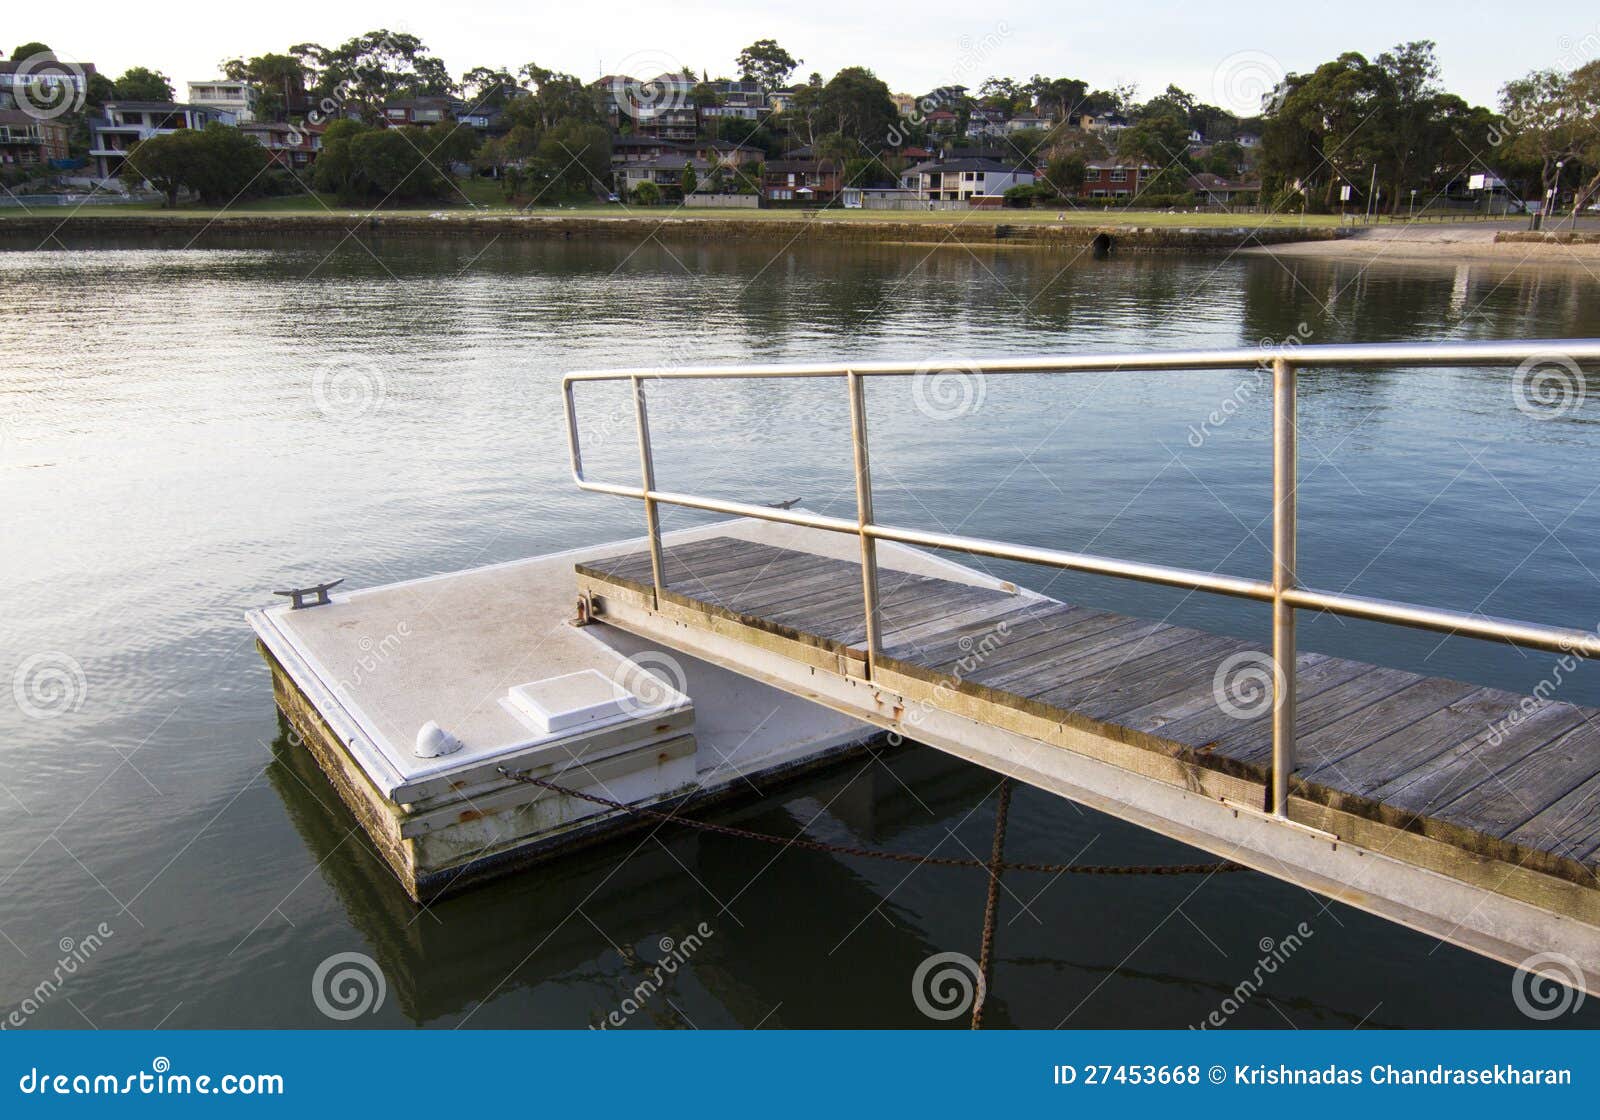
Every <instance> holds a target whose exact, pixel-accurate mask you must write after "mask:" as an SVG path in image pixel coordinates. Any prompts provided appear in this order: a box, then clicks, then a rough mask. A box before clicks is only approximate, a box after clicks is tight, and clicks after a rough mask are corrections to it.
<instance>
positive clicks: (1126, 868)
mask: <svg viewBox="0 0 1600 1120" xmlns="http://www.w3.org/2000/svg"><path fill="white" fill-rule="evenodd" d="M498 770H499V772H500V774H501V775H502V776H504V777H506V778H509V779H511V780H512V781H515V782H525V783H527V784H528V785H532V786H538V787H539V788H541V789H547V790H549V791H550V792H552V793H559V794H562V795H563V796H566V797H576V798H578V799H579V800H580V801H588V802H590V803H592V804H595V805H604V806H605V807H606V808H608V809H617V810H619V811H621V812H624V813H629V814H632V815H635V816H641V817H649V818H651V819H652V820H658V821H661V822H663V823H665V824H675V825H681V826H682V827H684V828H693V829H698V830H700V831H701V832H711V833H715V834H716V835H719V836H731V837H734V838H736V839H740V840H759V841H761V842H763V843H766V844H779V845H782V846H783V847H790V848H802V849H804V850H806V851H810V852H826V853H828V854H831V855H841V856H861V857H862V858H863V859H884V860H890V861H892V862H895V863H921V864H926V865H928V866H930V867H970V868H974V869H976V870H979V871H989V872H991V874H992V873H993V872H994V871H1037V872H1041V873H1043V874H1046V875H1217V874H1221V873H1222V872H1225V871H1243V870H1244V867H1243V866H1242V865H1240V864H1237V863H1232V862H1230V861H1227V860H1223V861H1221V862H1218V863H1157V864H1131V865H1124V864H1092V863H1011V862H1002V863H992V862H990V861H988V860H981V859H961V858H959V857H955V856H936V855H932V854H928V855H918V854H917V853H915V852H886V851H883V850H882V849H880V848H857V847H853V846H851V845H849V844H828V843H824V842H823V841H821V840H807V839H804V838H802V837H799V836H774V835H773V834H771V833H768V832H752V831H750V830H749V829H745V828H735V827H733V826H732V825H726V824H715V823H713V822H711V821H702V820H696V819H694V818H693V817H682V816H678V815H677V814H676V813H666V812H662V811H661V810H659V809H650V808H646V807H645V806H642V805H628V804H625V803H624V802H621V801H613V800H612V799H611V798H609V797H600V796H598V795H596V794H593V793H586V792H584V791H583V790H577V789H572V788H570V787H568V786H563V785H558V784H557V783H555V782H552V781H550V780H549V779H548V778H536V777H534V776H533V775H532V774H529V773H528V772H527V771H525V770H510V769H507V768H506V767H504V766H501V767H498Z"/></svg>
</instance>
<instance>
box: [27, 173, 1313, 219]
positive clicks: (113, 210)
mask: <svg viewBox="0 0 1600 1120" xmlns="http://www.w3.org/2000/svg"><path fill="white" fill-rule="evenodd" d="M456 187H457V188H458V190H456V191H453V192H452V193H451V196H450V197H449V198H446V199H442V200H440V201H439V202H437V203H434V204H432V205H422V206H403V207H384V208H382V209H379V210H371V209H368V208H363V207H348V206H340V205H338V204H337V203H336V202H335V201H334V200H333V197H332V196H331V195H293V196H289V197H284V198H258V199H251V200H249V201H246V202H239V203H235V204H234V205H232V206H228V207H224V208H220V209H219V208H217V207H209V206H196V205H180V206H179V207H177V208H176V209H174V210H168V209H166V208H165V207H163V206H161V205H160V204H159V203H127V204H115V205H104V206H84V207H80V208H78V209H75V210H74V209H71V208H61V209H58V208H55V207H51V208H49V209H39V210H34V211H33V212H32V213H31V214H30V213H29V212H28V211H26V210H23V209H22V208H21V207H7V208H6V209H4V210H0V221H4V220H5V219H6V218H14V217H29V216H33V217H39V216H43V217H53V218H64V217H67V216H69V215H70V216H71V217H73V218H97V217H102V216H116V215H118V214H166V215H170V216H172V217H174V218H198V219H209V218H214V217H217V216H218V215H222V214H239V215H260V216H264V217H265V216H272V215H304V214H337V215H339V216H341V217H365V216H367V215H369V214H378V215H380V216H381V215H384V214H397V215H398V214H405V215H418V214H437V213H448V214H451V215H452V216H460V217H462V218H466V217H468V216H470V215H472V214H474V213H483V214H492V215H495V216H499V217H503V216H505V215H508V214H513V213H521V214H525V215H528V216H530V217H541V218H549V217H559V216H562V215H568V216H571V215H582V216H584V217H605V218H627V217H631V218H644V219H649V220H657V221H659V220H663V219H666V220H679V219H684V220H689V221H699V220H705V219H711V220H716V219H732V220H736V221H762V222H805V221H829V222H833V221H843V222H911V223H919V224H940V225H955V224H958V223H959V224H980V225H995V224H1001V223H1005V224H1012V225H1015V224H1022V223H1028V224H1035V223H1046V224H1053V223H1060V224H1072V225H1089V226H1146V227H1149V226H1164V227H1172V226H1200V227H1212V228H1220V227H1235V226H1244V227H1252V228H1253V227H1258V226H1299V225H1307V226H1331V225H1337V224H1338V221H1339V219H1338V216H1337V215H1333V214H1312V215H1309V216H1308V217H1305V218H1302V217H1301V216H1300V215H1298V214H1213V213H1206V214H1196V213H1167V212H1165V211H1159V210H1134V211H1125V210H1099V209H1094V210H1089V209H1083V210H1073V209H1066V208H1058V207H1045V208H1039V209H1033V210H1011V209H1006V210H933V211H928V210H845V209H843V208H829V209H826V210H822V211H803V210H742V209H740V210H713V209H700V208H695V209H689V208H687V207H681V206H673V205H663V206H623V205H619V204H617V203H611V204H605V203H598V202H584V203H580V204H576V205H565V206H533V207H529V208H527V209H525V210H517V209H515V208H513V207H512V206H511V205H510V204H509V203H508V202H507V201H506V199H505V195H504V194H503V193H502V191H501V187H500V184H499V183H496V182H494V181H492V180H489V179H467V180H463V181H459V182H458V183H457V184H456Z"/></svg>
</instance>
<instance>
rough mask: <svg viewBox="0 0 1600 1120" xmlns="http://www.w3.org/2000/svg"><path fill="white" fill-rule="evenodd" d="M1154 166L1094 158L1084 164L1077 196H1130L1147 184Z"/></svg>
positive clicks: (1154, 170)
mask: <svg viewBox="0 0 1600 1120" xmlns="http://www.w3.org/2000/svg"><path fill="white" fill-rule="evenodd" d="M1155 174H1156V167H1155V165H1153V164H1149V163H1136V162H1134V161H1132V160H1120V159H1095V160H1090V161H1089V162H1088V163H1086V164H1085V165H1084V172H1083V186H1081V187H1079V188H1078V197H1079V198H1132V197H1133V196H1134V195H1137V194H1138V193H1139V192H1140V191H1141V190H1143V189H1144V188H1145V186H1146V185H1148V183H1149V181H1150V179H1151V178H1153V177H1154V176H1155Z"/></svg>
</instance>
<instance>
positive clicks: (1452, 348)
mask: <svg viewBox="0 0 1600 1120" xmlns="http://www.w3.org/2000/svg"><path fill="white" fill-rule="evenodd" d="M1544 362H1557V363H1559V365H1560V368H1561V369H1563V370H1567V371H1570V372H1572V373H1576V372H1577V366H1576V363H1578V362H1600V339H1572V340H1549V341H1539V342H1489V343H1482V342H1476V343H1381V344H1366V345H1348V346H1285V347H1277V348H1264V349H1244V350H1212V351H1177V352H1168V353H1156V354H1114V355H1062V356H1056V357H1041V358H1000V359H992V360H986V361H961V362H923V363H920V364H916V365H912V364H906V363H896V362H861V363H852V364H846V365H829V364H820V365H774V366H750V367H716V366H707V367H679V368H672V369H619V370H596V371H584V372H578V373H571V374H568V375H567V376H566V378H564V379H563V381H562V395H563V398H564V401H565V405H566V418H567V437H568V444H569V447H570V449H571V453H572V476H573V480H574V481H575V482H576V483H577V485H578V486H579V487H580V488H581V489H584V490H589V491H593V492H595V493H600V494H615V495H618V496H620V497H624V498H635V499H639V500H642V501H643V502H644V508H645V524H646V529H647V532H648V535H649V542H650V562H651V570H652V576H653V579H654V585H655V595H656V603H657V605H659V603H660V593H661V591H662V590H663V589H664V587H665V583H664V580H663V576H662V562H661V522H660V516H659V512H658V507H659V506H660V504H661V503H663V502H665V503H667V504H668V505H675V506H683V507H686V508H689V509H700V510H706V511H709V512H712V513H725V514H731V515H734V516H738V517H752V518H757V519H760V520H762V521H773V522H778V523H781V524H786V525H799V526H803V527H806V528H811V529H821V530H825V531H828V532H833V533H845V534H849V535H852V536H855V537H857V538H858V539H859V540H860V543H861V582H862V597H863V607H864V611H865V616H866V617H865V621H866V645H867V648H866V673H867V676H868V678H869V679H870V678H871V677H872V676H873V674H874V671H875V667H876V662H877V658H878V656H879V653H880V652H881V650H882V640H883V635H882V630H881V626H880V619H879V613H878V563H877V542H878V541H896V542H899V543H901V544H907V545H916V546H921V547H925V548H936V549H947V550H950V551H954V552H961V553H966V554H968V555H973V556H989V557H993V558H995V559H999V560H1012V561H1018V562H1021V563H1028V564H1042V565H1045V566H1048V567H1052V568H1060V569H1063V570H1069V571H1080V572H1091V573H1094V574H1098V575H1106V576H1116V577H1118V578H1121V579H1130V580H1136V581H1139V582H1142V583H1153V584H1161V585H1165V586H1169V587H1181V588H1184V589H1187V590H1192V591H1204V592H1208V593H1212V594H1217V595H1230V596H1234V597H1237V598H1241V599H1250V600H1254V601H1256V602H1262V603H1270V604H1272V661H1273V666H1274V700H1273V716H1272V806H1273V811H1274V813H1276V814H1277V815H1279V816H1285V815H1286V810H1287V805H1288V797H1289V781H1290V777H1291V775H1292V774H1293V772H1294V759H1295V750H1294V747H1295V738H1294V736H1295V731H1294V727H1295V675H1296V674H1295V615H1296V612H1297V611H1302V610H1308V611H1327V612H1330V613H1333V614H1338V615H1344V616H1347V617H1350V618H1363V619H1369V620H1374V621H1379V622H1388V623H1394V624H1397V625H1400V626H1408V627H1413V628H1415V629H1420V630H1431V631H1437V632H1441V633H1446V634H1462V635H1465V636H1468V637H1473V638H1483V639H1491V640H1500V641H1506V642H1511V643H1513V644H1516V645H1520V646H1526V647H1529V648H1533V649H1541V650H1548V651H1554V652H1560V653H1564V654H1572V655H1576V656H1580V657H1585V658H1597V657H1600V633H1596V632H1594V631H1587V630H1574V629H1566V628H1562V627H1555V626H1545V625H1540V624H1537V623H1529V622H1517V621H1512V620H1510V619H1502V618H1492V617H1487V616H1484V615H1479V614H1474V613H1467V612H1462V611H1452V610H1444V609H1441V608H1438V607H1428V606H1421V605H1418V604H1412V603H1399V602H1393V601H1390V600H1386V599H1376V598H1370V597H1367V596H1362V595H1349V594H1344V593H1340V592H1333V591H1319V590H1316V589H1314V588H1310V587H1307V586H1305V585H1304V584H1302V583H1301V582H1300V581H1299V579H1298V578H1297V575H1296V559H1295V534H1296V527H1297V523H1298V515H1297V512H1296V508H1295V506H1296V493H1295V490H1296V484H1295V416H1296V405H1295V395H1296V393H1295V390H1296V381H1297V370H1298V369H1299V368H1300V367H1302V366H1315V367H1317V368H1319V369H1329V368H1331V369H1342V368H1373V367H1417V366H1511V365H1514V364H1520V365H1522V367H1523V368H1522V370H1520V371H1519V373H1524V374H1525V373H1527V372H1528V371H1529V370H1530V369H1532V368H1536V364H1540V363H1544ZM1267 365H1270V367H1271V370H1272V502H1273V511H1272V519H1273V529H1272V553H1273V555H1272V571H1271V574H1270V578H1268V579H1247V578H1243V577H1239V576H1229V575H1222V574H1219V573H1216V572H1206V571H1199V570H1195V569H1188V568H1177V567H1171V566H1167V565H1162V564H1146V563H1140V562H1136V561H1131V560H1120V559H1116V558H1113V557H1108V556H1097V555H1093V554H1090V553H1082V552H1066V551H1062V550H1059V549H1051V548H1038V547H1033V546H1029V545H1016V544H1008V543H1006V542H1004V541H996V540H988V539H985V538H982V537H970V536H960V535H956V534H951V533H934V532H927V531H925V530H921V529H910V528H904V527H901V526H896V525H884V524H880V523H879V522H878V521H877V520H876V519H875V518H874V516H873V509H872V466H871V454H870V452H869V448H868V437H867V410H866V396H865V392H864V388H865V385H866V382H867V380H868V379H869V378H873V377H917V376H924V375H927V374H928V373H929V372H930V371H939V370H956V369H959V370H960V371H962V372H963V373H966V374H971V375H973V376H998V375H1004V374H1063V375H1065V374H1076V373H1109V372H1131V371H1187V370H1196V371H1198V370H1228V369H1232V370H1250V369H1261V368H1263V367H1264V366H1267ZM811 377H825V378H826V377H837V378H842V379H843V380H844V382H845V386H846V389H847V392H848V394H849V402H850V429H851V436H852V441H853V444H854V450H855V477H856V516H855V517H854V518H843V517H827V516H823V515H820V514H814V513H808V512H805V511H802V510H792V509H779V508H774V507H771V506H765V505H757V504H753V503H750V502H740V501H726V500H723V499H719V498H708V497H702V496H698V495H694V494H684V493H677V492H674V491H671V490H660V489H657V487H656V480H655V460H654V455H653V453H652V451H651V445H650V418H649V410H648V406H647V402H646V399H645V386H646V384H647V383H649V382H652V381H695V380H732V379H750V380H765V379H771V378H811ZM590 381H626V382H629V383H630V384H631V386H632V393H633V411H634V422H635V428H636V433H637V438H638V445H639V473H640V485H638V486H626V485H619V484H615V483H608V482H592V481H590V480H588V479H586V478H585V477H584V474H583V455H582V449H581V446H580V443H581V439H580V436H579V431H578V416H577V408H576V405H575V402H574V396H573V390H574V387H575V386H576V385H578V384H579V383H582V382H590Z"/></svg>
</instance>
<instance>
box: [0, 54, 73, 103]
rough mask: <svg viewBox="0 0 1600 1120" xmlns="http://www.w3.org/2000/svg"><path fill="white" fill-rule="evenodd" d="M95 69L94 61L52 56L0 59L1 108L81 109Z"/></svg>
mask: <svg viewBox="0 0 1600 1120" xmlns="http://www.w3.org/2000/svg"><path fill="white" fill-rule="evenodd" d="M94 72H95V69H94V64H93V63H89V62H64V61H62V60H60V59H57V58H55V57H54V56H51V55H33V56H31V57H29V58H13V59H10V60H0V109H25V108H27V107H28V106H29V105H32V106H34V107H36V108H40V109H45V110H47V111H48V110H52V109H55V108H56V107H57V106H64V107H65V108H63V109H62V110H61V111H62V112H69V111H71V110H74V109H80V108H82V107H83V103H84V100H85V99H86V98H87V97H88V96H89V75H91V74H93V73H94ZM57 115H58V116H59V115H60V114H59V113H57Z"/></svg>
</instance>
